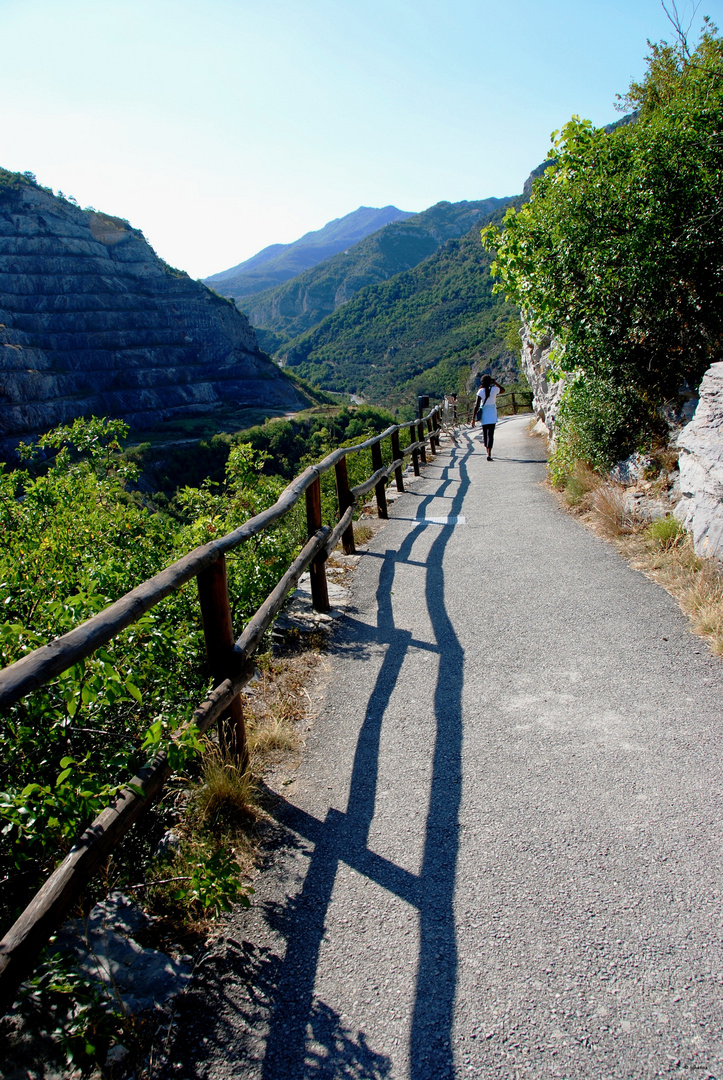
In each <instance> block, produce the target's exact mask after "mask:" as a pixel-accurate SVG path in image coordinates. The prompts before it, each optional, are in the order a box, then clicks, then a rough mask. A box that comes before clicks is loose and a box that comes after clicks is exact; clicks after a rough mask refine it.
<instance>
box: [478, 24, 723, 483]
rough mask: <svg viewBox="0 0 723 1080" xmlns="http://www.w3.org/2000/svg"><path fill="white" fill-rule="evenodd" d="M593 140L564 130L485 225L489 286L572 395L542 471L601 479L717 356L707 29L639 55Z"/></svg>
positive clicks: (720, 286) (717, 251)
mask: <svg viewBox="0 0 723 1080" xmlns="http://www.w3.org/2000/svg"><path fill="white" fill-rule="evenodd" d="M622 107H624V108H628V109H635V110H638V111H639V115H638V118H637V120H636V122H635V123H632V124H628V125H626V126H623V127H620V128H618V129H617V130H615V131H613V132H611V133H609V134H606V133H605V131H603V130H602V129H596V128H594V127H593V126H592V125H591V124H590V123H589V121H585V120H580V119H579V118H577V117H573V119H572V120H571V121H570V122H569V123H568V124H566V125H565V127H564V128H563V129H562V132H561V133H559V134H558V135H557V136H556V137H555V139H554V143H553V148H552V150H551V151H550V158H551V166H550V168H549V169H548V170H547V171H546V172H545V173H544V175H543V176H541V177H539V178H538V179H537V180H535V182H534V184H533V192H532V197H531V199H530V202H529V203H528V204H527V205H525V206H523V207H521V208H520V209H512V210H510V211H508V213H507V214H506V216H505V219H504V228H503V229H499V228H488V229H486V230H485V231H484V234H483V235H484V240H485V243H486V245H487V246H488V248H489V249H490V250H491V251H493V252H494V253H495V256H496V258H495V262H494V264H493V267H492V270H493V273H494V274H496V275H497V277H498V279H499V283H498V285H497V286H496V288H497V289H498V290H499V291H501V292H504V293H505V294H506V295H507V297H508V298H509V300H510V301H512V302H513V303H514V304H515V305H517V307H518V308H519V309H521V311H522V312H523V315H524V317H525V319H526V320H527V322H528V323H529V325H530V326H531V328H532V332H533V334H534V336H535V337H536V338H537V339H538V340H540V339H542V338H543V337H545V336H550V337H553V338H554V339H555V340H556V342H557V347H556V350H555V357H554V363H555V370H556V372H557V373H558V374H559V375H563V374H564V375H566V376H567V378H568V380H569V383H568V387H567V389H566V391H565V394H564V397H563V401H562V405H561V408H560V412H559V415H558V426H557V444H556V450H555V455H554V458H553V466H554V468H555V469H556V470H557V473H558V474H560V475H564V473H565V472H566V471H569V469H570V468H571V467H572V462H573V461H574V460H575V459H584V460H586V461H588V462H589V463H590V464H592V465H593V466H594V467H596V468H605V467H608V466H609V465H611V464H612V463H613V462H614V461H615V460H617V459H619V458H622V457H625V456H626V455H627V454H629V453H630V452H631V451H632V450H634V449H636V448H637V447H641V448H642V447H644V446H646V445H650V444H651V442H653V441H654V440H655V439H656V438H657V437H660V436H661V434H662V433H663V424H662V421H661V419H660V412H659V409H660V406H661V405H662V404H663V403H665V402H671V401H675V400H676V398H677V395H678V392H679V390H680V388H681V385H682V384H683V382H687V383H688V384H689V385H690V386H693V387H694V386H697V384H698V382H699V381H700V378H701V376H702V374H703V372H704V371H705V369H706V367H707V366H708V365H709V364H710V362H711V361H712V360H713V359H714V358H715V357H716V356H718V355H719V354H720V348H721V344H722V343H723V304H722V302H721V301H722V300H723V218H722V217H721V213H720V207H721V199H722V197H723V43H721V41H720V39H719V38H718V36H717V31H716V29H715V28H714V27H713V26H712V25H711V24H709V23H707V24H706V28H705V31H704V33H703V35H702V37H701V40H700V42H699V44H698V47H697V48H696V49H695V50H694V51H693V52H690V51H689V49H688V46H687V43H686V41H685V38H684V37H683V36H681V38H680V40H679V41H678V42H677V43H674V44H668V43H666V42H662V43H660V44H657V45H652V46H651V53H650V56H649V58H648V69H647V73H646V76H645V78H644V80H643V81H642V82H641V83H633V84H632V85H631V87H630V90H629V92H628V94H627V96H626V97H625V98H624V99H623V100H622Z"/></svg>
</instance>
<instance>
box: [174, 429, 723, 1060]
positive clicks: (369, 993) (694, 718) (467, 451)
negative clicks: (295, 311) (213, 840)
mask: <svg viewBox="0 0 723 1080" xmlns="http://www.w3.org/2000/svg"><path fill="white" fill-rule="evenodd" d="M475 434H476V433H475ZM541 457H542V451H541V447H540V444H539V443H538V442H537V441H536V440H534V439H530V438H528V437H527V436H526V435H525V433H524V420H518V419H515V420H511V421H509V422H507V423H503V424H501V425H500V427H499V428H498V433H497V446H496V455H495V461H494V462H492V463H488V462H487V461H486V459H485V457H484V454H483V451H482V448H481V446H480V444H479V443H478V442H477V441H476V439H475V440H470V439H469V437H468V435H466V434H465V435H463V436H462V438H461V440H460V446H459V448H458V449H456V450H452V451H451V452H445V453H443V454H442V455H440V457H439V458H437V459H436V461H435V462H434V463H433V464H432V465H430V467H429V468H428V470H427V473H426V475H425V477H424V478H423V479H422V480H421V481H419V482H417V484H416V487H415V488H414V490H413V491H411V492H410V493H409V494H407V495H406V496H404V497H403V498H401V499H399V500H398V501H397V503H396V504H395V506H394V509H393V518H392V520H391V521H390V522H389V524H388V525H386V526H385V527H384V529H383V530H382V531H381V532H380V533H379V534H378V535H377V537H376V538H375V540H374V541H373V543H372V545H371V551H370V553H369V554H368V555H366V556H365V557H364V558H363V559H362V560H361V563H360V565H359V568H358V570H357V572H356V579H355V585H354V606H353V608H352V609H351V611H350V614H349V616H348V618H346V619H345V620H344V623H343V626H342V628H341V631H340V633H339V635H338V637H337V640H336V643H335V647H334V650H333V654H332V658H331V661H330V672H329V676H330V677H329V680H328V684H327V687H326V692H325V699H324V702H323V707H322V711H321V715H320V716H319V718H318V720H317V721H316V723H315V725H314V729H313V732H312V735H311V738H310V742H309V746H308V749H307V752H306V755H305V759H304V762H303V764H302V766H301V768H300V769H299V771H298V774H297V779H296V780H295V781H294V783H293V784H290V785H289V786H287V787H281V788H280V791H281V792H282V795H280V796H279V798H278V801H277V808H276V811H275V812H276V814H277V821H278V824H277V826H276V829H277V832H278V838H279V840H281V841H283V843H284V846H283V848H282V849H281V850H280V852H279V853H278V854H277V855H275V856H274V857H273V858H272V860H271V864H270V866H269V867H268V869H267V871H266V873H265V874H264V875H263V876H262V878H261V879H260V883H259V890H258V893H257V896H256V898H255V904H254V907H253V908H252V909H251V911H250V912H246V913H244V912H242V913H240V914H239V915H238V916H237V917H235V919H234V920H233V921H232V923H231V924H230V925H229V928H228V934H227V939H226V941H225V943H224V944H223V945H219V946H218V947H217V948H215V949H214V950H212V951H211V953H210V955H209V956H208V958H207V959H206V961H205V963H204V964H203V965H202V967H201V978H200V982H199V989H198V991H197V992H195V994H192V995H190V996H189V998H188V1000H187V1002H186V1004H185V1007H184V1012H183V1014H182V1021H183V1024H184V1031H185V1034H184V1035H183V1037H181V1038H180V1039H179V1040H178V1042H177V1044H176V1046H175V1047H174V1050H173V1060H174V1061H176V1062H178V1063H179V1064H178V1067H177V1069H176V1075H182V1076H184V1077H186V1076H188V1077H213V1078H215V1080H220V1078H226V1077H231V1076H234V1077H249V1078H254V1080H257V1078H258V1080H307V1078H312V1077H314V1078H317V1077H319V1078H321V1077H323V1078H325V1080H337V1078H358V1080H362V1078H363V1080H373V1078H374V1080H376V1078H390V1080H392V1078H393V1080H441V1078H445V1077H455V1078H460V1080H461V1078H466V1077H550V1076H561V1077H570V1078H579V1077H595V1078H605V1077H616V1078H617V1077H620V1078H625V1080H629V1078H631V1077H658V1076H671V1077H678V1078H684V1080H690V1078H693V1077H696V1078H697V1077H701V1078H702V1077H723V1034H722V1021H723V989H722V982H723V956H722V952H721V939H722V932H721V925H722V923H723V911H722V909H721V832H722V829H721V791H720V789H721V757H722V756H723V741H722V739H721V728H722V727H723V723H722V720H721V703H722V702H723V662H722V661H721V660H720V659H718V658H715V657H713V656H711V655H710V654H709V653H708V652H707V650H706V647H705V646H704V645H703V644H701V642H700V641H699V640H698V639H697V638H695V637H693V636H692V635H691V634H690V632H689V631H688V629H687V623H686V620H685V618H684V617H683V615H682V614H680V612H679V610H678V608H677V606H676V605H675V603H674V602H673V600H672V599H671V598H670V597H669V596H668V595H667V594H666V593H664V592H663V591H662V590H661V589H659V588H657V587H656V586H655V585H653V584H652V583H650V582H649V581H648V580H647V579H646V578H644V577H643V576H642V575H641V574H638V573H636V572H635V571H633V570H631V569H630V568H629V567H628V566H627V565H626V564H625V563H624V562H623V561H622V560H621V559H620V558H619V556H618V555H617V554H616V553H615V551H614V550H613V549H612V548H611V547H610V546H609V545H607V544H606V543H605V542H604V541H602V540H599V539H597V538H596V537H595V536H594V535H592V534H591V533H590V532H588V531H586V530H585V529H584V528H583V527H582V526H581V525H580V524H579V523H578V522H576V521H575V520H573V519H572V518H570V517H569V516H568V515H566V514H565V513H564V512H563V511H562V510H561V509H560V508H559V507H558V506H557V504H556V502H555V500H554V499H553V498H552V497H551V496H550V494H549V493H548V492H547V491H546V490H545V489H544V488H543V487H542V485H541V481H542V479H543V476H544V467H543V465H542V463H541ZM459 515H464V517H465V519H466V522H465V523H464V524H462V523H456V524H452V523H449V524H440V523H432V522H430V521H429V520H425V519H428V518H429V517H430V516H435V517H438V518H439V517H442V518H444V517H449V518H450V519H451V518H452V517H453V516H459ZM201 1039H203V1040H204V1041H203V1042H201V1041H200V1040H201Z"/></svg>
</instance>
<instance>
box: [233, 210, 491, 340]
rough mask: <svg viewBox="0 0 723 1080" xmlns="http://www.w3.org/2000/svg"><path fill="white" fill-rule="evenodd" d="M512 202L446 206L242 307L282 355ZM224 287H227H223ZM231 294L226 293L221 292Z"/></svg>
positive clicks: (412, 219) (384, 232) (370, 239)
mask: <svg viewBox="0 0 723 1080" xmlns="http://www.w3.org/2000/svg"><path fill="white" fill-rule="evenodd" d="M508 201H509V200H506V199H480V200H479V201H477V202H466V201H465V202H458V203H449V202H441V203H437V204H436V206H432V207H430V209H429V210H424V211H423V212H422V213H421V214H414V215H413V216H412V217H410V218H407V220H406V221H400V222H394V223H393V224H391V225H386V226H385V227H384V228H383V229H380V230H379V231H378V232H376V233H374V234H373V235H371V236H367V237H366V239H364V240H362V241H360V243H358V244H356V245H355V246H354V247H353V248H350V249H349V250H348V251H345V252H343V253H341V254H339V255H334V256H333V258H331V259H326V260H325V261H324V262H322V263H319V265H318V266H315V267H314V268H313V269H312V270H307V271H305V272H304V273H303V274H299V275H298V276H297V277H295V278H293V279H291V280H290V281H288V282H286V284H284V285H280V286H279V287H278V288H275V289H270V290H268V291H267V292H263V293H260V294H259V295H258V296H255V297H252V298H251V299H250V300H248V301H246V302H245V303H244V304H242V308H243V310H244V312H245V313H246V314H247V315H248V316H249V319H250V320H251V323H252V324H253V326H255V327H256V330H257V333H258V334H259V341H260V342H261V344H262V346H263V347H264V348H265V349H267V350H268V351H269V352H276V351H278V350H279V349H281V347H282V346H283V345H284V344H285V343H286V342H288V341H289V340H290V339H291V338H294V337H297V336H298V335H299V334H303V333H304V332H305V331H307V330H310V329H311V327H313V326H315V325H316V324H317V323H319V322H321V320H322V319H324V318H325V317H326V316H327V315H330V314H331V313H332V312H334V311H336V310H337V308H339V307H341V306H342V305H343V304H346V303H347V302H348V301H349V300H351V299H352V297H354V296H356V294H357V293H358V292H359V291H360V290H361V289H363V288H365V287H366V286H368V285H376V284H379V283H380V282H383V281H388V280H389V278H391V277H393V276H394V275H395V274H399V273H401V272H403V271H405V270H411V269H412V268H413V267H415V266H418V265H419V263H421V262H422V261H423V260H424V259H428V258H429V256H430V255H433V254H434V253H435V252H436V251H438V250H439V249H440V247H441V246H442V245H443V244H444V243H446V242H447V241H448V240H452V239H456V238H459V237H461V236H464V235H465V233H467V232H469V230H470V229H471V228H473V227H474V226H475V225H478V224H479V222H480V221H481V220H482V219H483V218H485V217H488V216H489V215H490V214H491V213H493V212H494V211H495V210H496V209H497V208H498V207H500V206H502V205H505V204H506V203H507V202H508ZM219 288H220V289H221V285H219ZM221 291H222V292H225V291H226V290H225V289H221Z"/></svg>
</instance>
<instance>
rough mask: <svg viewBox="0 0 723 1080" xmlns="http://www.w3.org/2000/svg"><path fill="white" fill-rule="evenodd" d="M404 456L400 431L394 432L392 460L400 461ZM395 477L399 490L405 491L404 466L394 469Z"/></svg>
mask: <svg viewBox="0 0 723 1080" xmlns="http://www.w3.org/2000/svg"><path fill="white" fill-rule="evenodd" d="M401 457H402V451H401V450H400V448H399V432H398V431H393V432H392V461H399V460H400V459H401ZM394 479H395V480H396V482H397V491H404V477H403V476H402V466H401V465H397V467H396V469H395V470H394Z"/></svg>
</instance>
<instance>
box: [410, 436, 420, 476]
mask: <svg viewBox="0 0 723 1080" xmlns="http://www.w3.org/2000/svg"><path fill="white" fill-rule="evenodd" d="M416 441H417V425H416V424H414V425H413V426H412V427H410V429H409V442H410V443H415V442H416ZM412 468H413V469H414V475H415V476H419V450H412Z"/></svg>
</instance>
